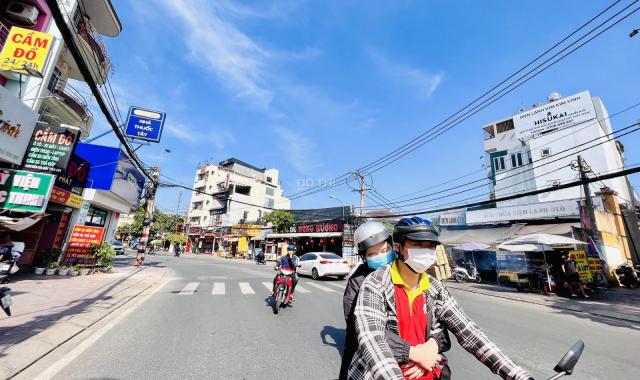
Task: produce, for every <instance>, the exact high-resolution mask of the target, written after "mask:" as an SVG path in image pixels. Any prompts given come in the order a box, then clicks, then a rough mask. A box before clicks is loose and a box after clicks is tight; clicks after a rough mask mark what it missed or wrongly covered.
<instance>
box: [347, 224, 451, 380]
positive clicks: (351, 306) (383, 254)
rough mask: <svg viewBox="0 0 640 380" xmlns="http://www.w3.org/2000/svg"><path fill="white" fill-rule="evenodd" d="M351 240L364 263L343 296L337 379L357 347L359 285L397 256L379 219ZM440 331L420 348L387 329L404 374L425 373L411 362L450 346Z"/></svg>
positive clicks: (364, 225)
mask: <svg viewBox="0 0 640 380" xmlns="http://www.w3.org/2000/svg"><path fill="white" fill-rule="evenodd" d="M353 239H354V243H355V245H356V247H357V248H358V255H359V256H360V258H361V259H362V260H363V262H362V263H361V264H360V265H358V266H357V267H356V269H355V270H354V271H353V272H352V273H351V275H350V276H349V281H348V282H347V286H346V288H345V291H344V297H343V299H342V305H343V308H344V318H345V320H346V322H347V329H346V337H345V343H344V349H343V353H342V364H341V366H340V375H339V380H346V379H347V375H348V371H349V365H350V364H351V359H353V355H354V354H355V353H356V351H357V350H358V337H357V333H356V326H355V318H354V311H355V306H356V304H355V300H356V298H357V297H358V293H359V292H360V286H361V285H362V282H363V281H364V279H365V278H366V277H367V276H368V275H369V274H370V273H372V272H373V271H375V270H376V269H379V268H382V267H384V266H385V265H388V264H391V263H392V262H393V260H395V258H396V253H395V252H394V251H393V240H392V239H391V234H390V233H389V231H388V230H387V228H386V227H385V226H384V224H382V223H380V222H367V223H364V224H362V225H360V226H359V227H358V228H357V229H356V231H355V232H354V235H353ZM439 331H440V333H438V334H433V335H435V336H436V338H435V339H438V340H439V343H436V344H431V343H430V344H428V345H427V344H424V345H422V346H421V347H412V346H411V344H410V343H409V342H407V341H405V340H404V339H402V338H401V337H400V336H399V335H398V334H395V333H393V332H390V331H388V330H387V331H386V339H387V343H388V344H389V348H390V349H391V351H392V352H393V355H394V357H395V358H396V361H397V362H398V363H401V364H403V366H404V367H405V368H407V372H406V373H407V375H408V376H409V377H412V376H415V378H419V377H422V376H424V375H425V373H426V370H425V369H424V368H422V367H421V366H420V365H418V364H414V363H418V362H423V361H424V360H428V358H429V357H431V356H434V355H436V354H438V348H439V347H443V350H442V351H446V350H448V349H449V347H450V341H449V336H448V333H447V332H446V330H444V329H439Z"/></svg>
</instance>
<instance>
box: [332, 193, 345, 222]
mask: <svg viewBox="0 0 640 380" xmlns="http://www.w3.org/2000/svg"><path fill="white" fill-rule="evenodd" d="M329 198H331V199H335V200H337V201H338V202H340V204H341V205H342V221H343V222H345V220H344V203H343V202H342V200H341V199H340V198H338V197H336V196H335V195H333V194H331V195H329Z"/></svg>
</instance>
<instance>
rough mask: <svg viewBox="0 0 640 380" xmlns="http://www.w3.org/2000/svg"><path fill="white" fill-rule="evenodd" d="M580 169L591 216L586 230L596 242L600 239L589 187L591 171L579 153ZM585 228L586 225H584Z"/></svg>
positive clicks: (588, 211)
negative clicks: (589, 173)
mask: <svg viewBox="0 0 640 380" xmlns="http://www.w3.org/2000/svg"><path fill="white" fill-rule="evenodd" d="M578 171H580V180H581V181H582V190H583V191H584V197H585V206H586V209H585V211H586V213H587V217H588V218H589V228H587V229H586V230H587V231H589V235H590V236H591V238H592V239H593V241H594V242H596V241H598V240H599V238H598V231H597V227H596V215H595V212H594V208H593V200H592V199H591V190H590V189H589V184H588V183H587V179H588V177H587V172H589V171H591V168H590V167H589V165H588V164H587V163H586V162H585V161H584V160H583V159H582V156H580V155H578ZM582 227H583V228H584V227H585V226H582Z"/></svg>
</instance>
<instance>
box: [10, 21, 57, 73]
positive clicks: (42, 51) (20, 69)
mask: <svg viewBox="0 0 640 380" xmlns="http://www.w3.org/2000/svg"><path fill="white" fill-rule="evenodd" d="M52 44H53V36H52V35H51V34H48V33H42V32H36V31H33V30H29V29H24V28H18V27H17V26H14V27H12V28H11V31H10V32H9V36H8V37H7V40H6V42H5V44H4V47H3V48H2V52H1V53H0V70H2V71H14V72H17V73H20V74H32V73H36V74H40V75H42V70H43V68H44V64H45V62H46V61H47V56H48V55H49V51H50V50H51V45H52Z"/></svg>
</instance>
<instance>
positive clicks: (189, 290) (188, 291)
mask: <svg viewBox="0 0 640 380" xmlns="http://www.w3.org/2000/svg"><path fill="white" fill-rule="evenodd" d="M198 285H200V283H199V282H190V283H188V284H187V285H185V286H184V288H182V290H181V291H180V293H179V294H178V295H180V296H190V295H193V293H194V292H195V291H196V289H197V288H198Z"/></svg>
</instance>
